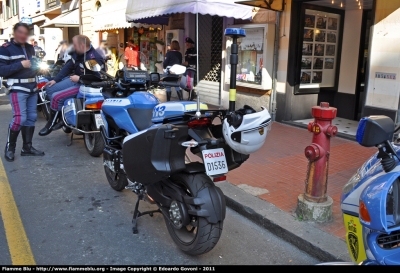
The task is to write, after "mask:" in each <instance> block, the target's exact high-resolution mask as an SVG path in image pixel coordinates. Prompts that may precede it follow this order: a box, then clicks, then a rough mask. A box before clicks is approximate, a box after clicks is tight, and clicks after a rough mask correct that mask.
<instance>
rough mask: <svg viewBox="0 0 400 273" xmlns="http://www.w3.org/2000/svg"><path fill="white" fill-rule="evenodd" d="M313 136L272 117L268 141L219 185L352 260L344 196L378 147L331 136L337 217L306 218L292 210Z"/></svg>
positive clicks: (255, 210) (316, 249)
mask: <svg viewBox="0 0 400 273" xmlns="http://www.w3.org/2000/svg"><path fill="white" fill-rule="evenodd" d="M156 96H157V97H158V98H159V99H160V100H161V101H165V92H163V91H157V92H156ZM172 100H175V99H174V98H173V99H172ZM208 106H209V108H210V109H218V107H217V106H213V105H208ZM311 140H312V134H311V133H310V132H308V131H307V129H304V128H299V127H295V126H291V125H286V124H281V123H277V122H274V123H273V125H272V129H271V131H270V132H269V133H268V136H267V140H266V143H265V144H264V146H263V147H262V148H261V149H260V150H259V151H257V152H256V153H254V154H252V155H251V156H250V158H249V159H248V160H247V161H246V162H245V163H243V165H242V166H241V167H240V168H238V169H236V170H233V171H231V172H229V173H228V175H227V182H219V183H217V186H219V187H220V188H221V189H222V191H223V192H224V194H225V197H226V202H227V206H228V207H230V208H231V209H233V210H235V211H237V212H239V213H240V214H242V215H243V216H245V217H247V218H248V219H250V220H252V221H253V222H256V223H257V224H259V225H260V226H263V227H264V228H266V229H268V230H270V231H271V232H273V233H274V234H276V235H277V236H279V237H281V238H283V239H285V240H287V241H288V242H290V243H292V244H293V245H294V246H296V247H298V248H299V249H301V250H303V251H305V252H307V253H309V254H310V255H314V257H316V258H318V259H320V260H321V261H325V262H328V261H333V260H343V261H351V259H350V256H349V254H348V251H347V246H346V243H345V236H346V231H345V228H344V224H343V219H342V212H341V210H340V196H341V192H342V188H343V186H344V185H345V184H346V183H347V181H348V180H349V179H350V177H351V176H352V175H353V174H354V173H355V172H356V171H357V169H358V168H359V167H360V166H361V165H362V164H363V163H364V161H366V160H367V159H368V158H369V157H370V156H371V155H373V154H374V153H376V152H377V150H376V149H375V148H365V147H362V146H360V145H359V144H358V143H357V142H355V141H351V140H348V139H345V138H340V137H334V138H332V140H331V156H330V163H329V176H328V195H329V196H330V197H332V199H333V201H334V203H333V221H331V222H329V223H324V224H320V223H312V222H304V221H301V219H297V217H296V215H295V213H294V211H295V209H296V206H297V197H298V195H299V194H301V193H303V192H304V188H305V179H306V172H307V165H308V161H307V159H306V157H305V156H304V149H305V148H306V147H307V146H308V145H309V144H311Z"/></svg>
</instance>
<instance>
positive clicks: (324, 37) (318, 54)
mask: <svg viewBox="0 0 400 273" xmlns="http://www.w3.org/2000/svg"><path fill="white" fill-rule="evenodd" d="M339 22H340V15H339V14H334V13H328V12H321V11H318V10H309V9H306V11H305V16H304V29H303V31H302V34H303V44H302V57H301V73H300V88H318V87H334V86H335V76H336V63H337V48H338V40H339V39H338V35H339Z"/></svg>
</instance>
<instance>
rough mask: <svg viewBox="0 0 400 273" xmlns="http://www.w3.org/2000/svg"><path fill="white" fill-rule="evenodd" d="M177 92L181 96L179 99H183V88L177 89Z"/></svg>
mask: <svg viewBox="0 0 400 273" xmlns="http://www.w3.org/2000/svg"><path fill="white" fill-rule="evenodd" d="M176 94H178V98H179V100H183V96H182V89H180V90H176Z"/></svg>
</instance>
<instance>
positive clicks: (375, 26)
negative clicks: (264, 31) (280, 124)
mask: <svg viewBox="0 0 400 273" xmlns="http://www.w3.org/2000/svg"><path fill="white" fill-rule="evenodd" d="M399 8H400V1H398V0H364V1H363V0H360V1H328V0H324V1H302V0H286V5H285V10H284V12H283V13H282V14H281V21H282V24H281V28H280V34H279V37H280V39H279V41H280V50H279V63H278V74H277V88H276V91H277V93H276V95H277V120H278V121H296V120H303V119H310V118H311V107H312V106H315V105H318V104H319V103H320V102H322V101H326V102H329V103H330V105H331V106H333V107H336V108H337V109H338V117H339V118H343V119H345V120H349V121H352V120H354V121H358V120H359V119H360V118H361V117H363V116H367V115H379V114H384V115H387V116H389V117H391V118H392V119H393V120H394V121H396V122H397V123H398V122H399V119H398V109H399V93H400V85H399V77H398V76H399V74H398V73H399V72H400V70H399V68H400V63H399V62H398V60H399V54H400V48H399V46H398V45H399V43H398V41H399V38H400V37H399V34H398V31H397V29H398V27H399V24H398V18H399V16H400V13H399V11H398V9H399Z"/></svg>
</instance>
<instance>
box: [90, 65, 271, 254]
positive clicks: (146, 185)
mask: <svg viewBox="0 0 400 273" xmlns="http://www.w3.org/2000/svg"><path fill="white" fill-rule="evenodd" d="M181 68H182V66H180V65H175V66H172V67H171V69H170V71H171V73H172V74H173V73H176V74H179V73H180V72H181ZM183 69H186V68H185V67H183ZM137 72H139V71H128V70H122V71H118V72H117V74H121V75H120V76H121V77H120V79H121V80H119V81H118V82H103V83H95V85H97V86H102V87H103V88H111V89H113V88H114V91H113V94H114V96H113V97H112V98H108V99H106V100H105V101H104V103H103V104H102V110H101V115H102V119H103V124H104V125H101V126H100V130H101V133H102V136H103V138H104V142H105V149H104V153H103V164H104V170H105V174H106V177H107V180H108V182H109V184H110V186H111V187H112V188H113V189H114V190H116V191H122V190H123V189H130V190H132V191H133V192H134V193H136V194H137V195H138V199H137V201H136V204H135V209H134V213H133V220H132V223H133V228H132V230H133V233H134V234H136V233H138V227H137V223H138V218H139V217H141V216H144V215H150V216H153V214H154V213H156V212H158V213H161V214H162V215H163V218H164V220H165V223H166V226H167V229H168V232H169V234H170V236H171V237H172V239H173V241H174V242H175V243H176V245H177V246H178V247H179V248H180V249H181V250H182V251H183V252H185V253H187V254H190V255H200V254H204V253H206V252H209V251H210V250H212V249H213V248H214V246H215V245H216V243H217V242H218V240H219V238H220V237H221V232H222V229H223V222H224V219H225V213H226V205H225V199H224V195H223V193H222V191H221V190H220V189H219V188H218V187H216V186H215V185H214V183H213V181H220V180H221V178H223V179H225V174H226V173H228V171H230V170H233V169H235V168H238V167H240V166H241V164H242V163H243V162H245V161H246V160H247V159H248V158H249V156H250V154H251V153H254V152H255V151H257V150H258V149H259V148H261V146H262V145H263V144H264V142H265V139H266V136H267V133H268V130H269V128H270V125H271V117H270V115H269V113H268V111H267V109H265V108H262V110H261V111H259V112H256V111H255V110H254V109H252V108H251V107H249V106H246V107H245V108H243V109H239V110H237V111H234V112H228V111H225V110H208V107H207V105H206V104H204V103H200V100H199V99H198V100H197V102H188V101H169V102H165V103H159V101H158V99H157V98H156V97H155V96H154V95H153V94H151V93H149V92H146V91H145V90H143V91H142V90H135V89H132V88H131V87H130V82H129V81H131V80H132V79H135V73H137ZM150 78H151V84H154V85H157V84H158V83H159V82H160V81H161V82H162V83H163V84H167V83H168V82H169V83H171V84H173V83H176V81H177V79H176V77H169V76H163V77H160V75H159V74H158V73H151V74H150ZM117 93H120V95H121V96H119V97H117V96H115V94H117ZM215 119H216V120H220V121H221V122H220V123H219V124H218V125H215V124H213V121H214V120H215ZM187 149H190V151H191V152H192V153H193V154H195V155H197V156H199V157H200V158H201V159H202V162H191V163H188V162H186V161H185V155H186V152H187ZM211 178H212V179H213V180H211ZM141 200H144V201H148V202H150V203H151V204H154V205H155V206H156V207H157V209H155V210H152V211H146V212H141V211H140V210H139V203H140V201H141Z"/></svg>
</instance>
